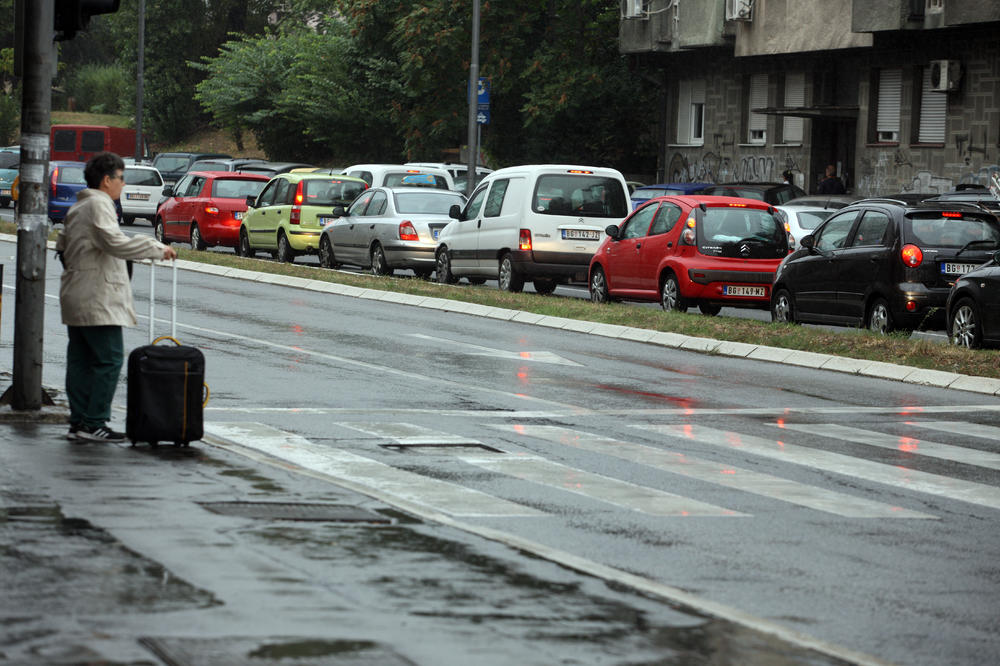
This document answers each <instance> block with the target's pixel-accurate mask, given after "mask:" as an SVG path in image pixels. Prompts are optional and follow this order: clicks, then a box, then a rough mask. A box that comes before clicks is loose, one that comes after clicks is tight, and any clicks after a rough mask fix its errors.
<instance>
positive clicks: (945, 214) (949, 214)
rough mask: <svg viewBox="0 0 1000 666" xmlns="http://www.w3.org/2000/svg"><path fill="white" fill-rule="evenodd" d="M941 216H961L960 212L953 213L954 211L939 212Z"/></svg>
mask: <svg viewBox="0 0 1000 666" xmlns="http://www.w3.org/2000/svg"><path fill="white" fill-rule="evenodd" d="M941 217H957V218H959V219H961V218H962V214H961V213H954V212H951V211H948V212H946V213H941Z"/></svg>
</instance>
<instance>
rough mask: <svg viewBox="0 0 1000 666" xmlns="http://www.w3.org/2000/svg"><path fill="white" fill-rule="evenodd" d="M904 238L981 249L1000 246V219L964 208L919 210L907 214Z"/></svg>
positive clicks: (925, 244)
mask: <svg viewBox="0 0 1000 666" xmlns="http://www.w3.org/2000/svg"><path fill="white" fill-rule="evenodd" d="M903 241H904V242H906V243H913V244H915V245H919V246H921V247H940V248H963V247H965V246H966V245H968V244H969V243H970V242H973V241H981V242H978V243H975V244H974V246H975V247H976V248H977V249H992V248H997V247H1000V223H997V222H996V220H994V219H990V218H989V217H987V216H985V215H978V214H975V213H962V212H941V213H939V212H932V213H915V214H913V215H912V216H909V217H906V218H904V221H903Z"/></svg>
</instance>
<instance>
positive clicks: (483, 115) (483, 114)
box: [476, 107, 490, 125]
mask: <svg viewBox="0 0 1000 666" xmlns="http://www.w3.org/2000/svg"><path fill="white" fill-rule="evenodd" d="M476 122H477V123H478V124H480V125H489V124H490V109H489V107H487V108H485V109H479V110H478V111H476Z"/></svg>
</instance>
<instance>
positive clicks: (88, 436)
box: [76, 426, 125, 442]
mask: <svg viewBox="0 0 1000 666" xmlns="http://www.w3.org/2000/svg"><path fill="white" fill-rule="evenodd" d="M76 438H77V439H79V440H83V441H86V442H124V441H125V433H123V432H116V431H114V430H112V429H111V428H109V427H107V426H93V427H87V426H80V428H79V429H78V430H77V431H76Z"/></svg>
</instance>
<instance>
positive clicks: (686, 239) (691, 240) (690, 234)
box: [681, 217, 697, 245]
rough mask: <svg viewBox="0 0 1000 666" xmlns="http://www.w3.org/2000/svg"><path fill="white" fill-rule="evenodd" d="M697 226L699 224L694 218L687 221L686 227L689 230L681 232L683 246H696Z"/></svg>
mask: <svg viewBox="0 0 1000 666" xmlns="http://www.w3.org/2000/svg"><path fill="white" fill-rule="evenodd" d="M695 224H697V223H696V222H695V221H694V218H693V217H689V218H688V219H687V222H685V223H684V226H685V227H687V228H686V229H684V231H682V232H681V245H694V244H695V240H696V238H695V231H694V228H695Z"/></svg>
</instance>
